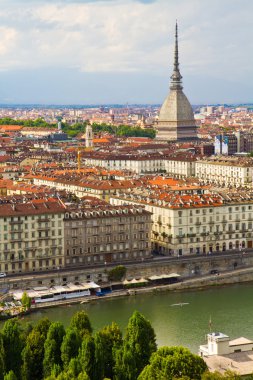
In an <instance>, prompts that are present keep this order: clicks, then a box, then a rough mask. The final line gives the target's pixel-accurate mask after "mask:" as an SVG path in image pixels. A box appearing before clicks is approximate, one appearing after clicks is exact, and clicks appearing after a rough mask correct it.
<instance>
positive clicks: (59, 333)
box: [43, 322, 65, 376]
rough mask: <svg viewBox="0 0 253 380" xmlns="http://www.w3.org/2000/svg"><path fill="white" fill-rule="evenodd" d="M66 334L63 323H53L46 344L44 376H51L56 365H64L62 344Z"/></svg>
mask: <svg viewBox="0 0 253 380" xmlns="http://www.w3.org/2000/svg"><path fill="white" fill-rule="evenodd" d="M64 335H65V329H64V326H63V324H62V323H60V322H54V323H52V324H51V326H50V327H49V329H48V333H47V338H46V341H45V345H44V360H43V371H44V376H49V375H50V374H51V372H52V369H53V367H54V366H55V365H59V366H60V367H61V366H62V360H61V345H62V341H63V338H64Z"/></svg>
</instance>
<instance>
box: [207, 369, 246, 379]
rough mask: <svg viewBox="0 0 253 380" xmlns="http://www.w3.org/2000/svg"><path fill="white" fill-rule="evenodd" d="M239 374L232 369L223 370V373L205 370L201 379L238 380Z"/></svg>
mask: <svg viewBox="0 0 253 380" xmlns="http://www.w3.org/2000/svg"><path fill="white" fill-rule="evenodd" d="M240 379H241V376H240V375H238V374H237V373H236V372H233V371H225V373H224V374H221V373H220V372H218V371H215V372H209V371H207V372H205V373H204V374H203V375H202V377H201V380H240Z"/></svg>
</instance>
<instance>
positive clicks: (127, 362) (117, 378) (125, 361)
mask: <svg viewBox="0 0 253 380" xmlns="http://www.w3.org/2000/svg"><path fill="white" fill-rule="evenodd" d="M139 372H140V371H139V369H138V368H137V358H136V357H135V355H134V353H133V351H132V349H131V347H130V345H129V344H128V343H124V345H123V346H122V347H121V348H120V349H118V350H116V351H115V366H114V376H113V379H114V380H136V379H137V376H138V374H139Z"/></svg>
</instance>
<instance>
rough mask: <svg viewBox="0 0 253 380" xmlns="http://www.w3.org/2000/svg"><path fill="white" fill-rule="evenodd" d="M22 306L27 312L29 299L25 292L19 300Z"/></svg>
mask: <svg viewBox="0 0 253 380" xmlns="http://www.w3.org/2000/svg"><path fill="white" fill-rule="evenodd" d="M21 303H22V306H23V307H24V308H25V310H29V309H30V307H31V298H30V297H29V296H28V294H27V293H26V292H24V293H23V295H22V298H21Z"/></svg>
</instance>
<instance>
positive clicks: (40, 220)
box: [38, 216, 50, 223]
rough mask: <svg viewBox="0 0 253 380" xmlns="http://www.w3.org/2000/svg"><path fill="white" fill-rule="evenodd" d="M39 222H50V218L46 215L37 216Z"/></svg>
mask: <svg viewBox="0 0 253 380" xmlns="http://www.w3.org/2000/svg"><path fill="white" fill-rule="evenodd" d="M40 222H50V219H49V218H48V217H46V216H45V217H43V218H39V219H38V223H40Z"/></svg>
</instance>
